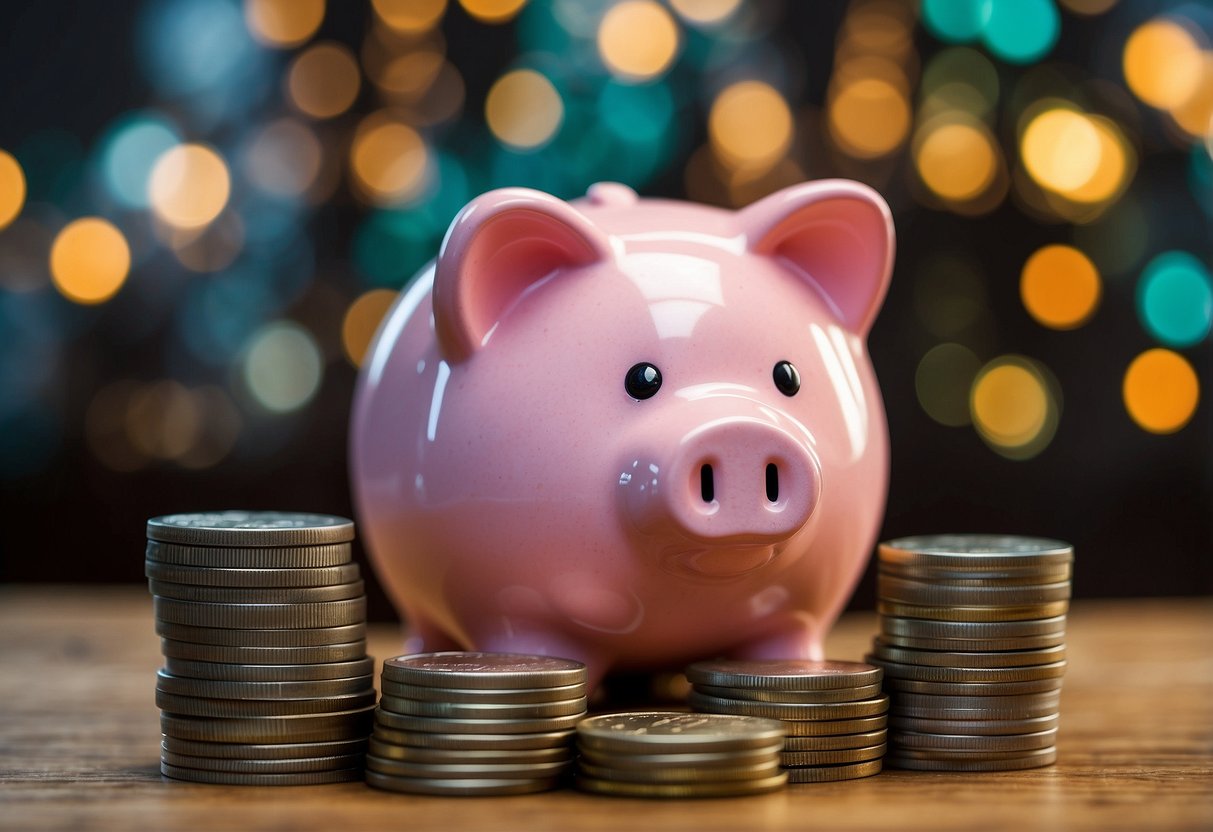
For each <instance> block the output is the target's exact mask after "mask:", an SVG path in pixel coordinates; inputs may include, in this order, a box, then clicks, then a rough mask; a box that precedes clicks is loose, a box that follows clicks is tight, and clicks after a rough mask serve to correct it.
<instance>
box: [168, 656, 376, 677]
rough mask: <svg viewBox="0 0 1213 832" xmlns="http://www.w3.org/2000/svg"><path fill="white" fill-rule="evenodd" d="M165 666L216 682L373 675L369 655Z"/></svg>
mask: <svg viewBox="0 0 1213 832" xmlns="http://www.w3.org/2000/svg"><path fill="white" fill-rule="evenodd" d="M164 669H165V671H167V672H168V673H171V674H172V675H173V676H181V677H184V678H187V679H211V680H214V681H219V682H310V681H320V680H324V679H353V678H355V677H358V676H367V675H370V674H373V673H374V672H375V660H374V659H373V658H371V657H369V656H368V657H367V658H365V659H356V660H354V661H348V662H320V663H318V664H231V663H223V662H199V661H191V660H190V659H177V658H173V657H169V658H166V659H165V661H164Z"/></svg>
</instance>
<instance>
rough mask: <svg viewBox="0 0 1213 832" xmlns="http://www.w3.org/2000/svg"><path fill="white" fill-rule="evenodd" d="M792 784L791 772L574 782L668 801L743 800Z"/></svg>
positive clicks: (587, 787) (595, 789) (583, 786)
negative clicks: (720, 777) (746, 776)
mask: <svg viewBox="0 0 1213 832" xmlns="http://www.w3.org/2000/svg"><path fill="white" fill-rule="evenodd" d="M787 782H788V775H787V772H783V771H781V772H779V773H778V774H776V775H772V776H771V777H763V778H760V779H757V780H718V781H711V780H708V781H703V782H699V783H629V782H625V781H620V780H600V779H598V778H597V777H584V776H582V777H577V778H576V779H575V780H574V781H573V783H574V785H576V786H577V788H579V789H581V790H582V791H587V792H592V793H594V794H609V795H615V796H617V797H651V798H664V799H677V798H693V797H741V796H743V795H752V794H766V793H768V792H773V791H777V790H779V789H782V788H783V787H784V786H785V785H786V784H787Z"/></svg>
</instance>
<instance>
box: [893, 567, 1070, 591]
mask: <svg viewBox="0 0 1213 832" xmlns="http://www.w3.org/2000/svg"><path fill="white" fill-rule="evenodd" d="M878 574H881V575H887V576H889V577H892V578H906V579H908V580H911V581H928V582H930V583H939V584H945V585H948V586H1014V585H1018V584H1051V583H1057V582H1058V581H1068V580H1070V579H1071V578H1072V577H1073V576H1074V569H1073V566H1072V565H1071V564H1069V563H1062V564H1056V565H1053V566H1014V565H1008V566H995V567H986V568H985V569H980V568H979V569H965V568H964V567H963V564H961V565H960V566H959V567H957V568H949V567H942V566H914V565H910V564H901V563H890V562H888V561H881V562H880V564H879V571H878Z"/></svg>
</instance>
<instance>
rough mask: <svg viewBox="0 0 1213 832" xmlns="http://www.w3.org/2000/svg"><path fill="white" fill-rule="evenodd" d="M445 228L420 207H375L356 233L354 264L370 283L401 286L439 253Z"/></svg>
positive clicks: (372, 284) (392, 287)
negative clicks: (439, 225) (419, 208)
mask: <svg viewBox="0 0 1213 832" xmlns="http://www.w3.org/2000/svg"><path fill="white" fill-rule="evenodd" d="M442 230H443V229H440V228H438V227H437V226H436V225H435V224H434V221H433V219H432V218H431V217H430V216H429V215H427V214H426V213H425V212H423V211H420V210H418V209H412V210H408V211H388V210H383V211H375V212H374V213H372V214H371V215H370V216H369V217H367V218H366V219H365V220H363V222H362V224H361V225H360V226H358V230H357V231H356V232H355V234H354V266H355V267H356V268H357V269H358V272H359V273H360V274H361V275H362V277H363V279H364V280H365V282H366V283H367V284H368V285H371V286H386V287H388V288H390V289H400V288H401V287H403V286H404V285H405V284H406V283H408V282H409V280H410V279H411V278H412V277H413V275H414V273H416V272H417V270H418V269H420V268H421V267H422V266H423V265H424V264H425V263H426V261H427V260H429V259H430V258H431V257H433V256H434V255H436V254H437V253H438V243H439V241H440V236H441V233H442Z"/></svg>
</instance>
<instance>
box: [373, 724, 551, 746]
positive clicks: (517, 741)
mask: <svg viewBox="0 0 1213 832" xmlns="http://www.w3.org/2000/svg"><path fill="white" fill-rule="evenodd" d="M375 739H377V740H379V741H380V742H385V743H391V744H393V745H407V746H411V747H414V748H432V749H436V750H448V751H530V750H533V749H540V748H572V746H573V729H571V728H569V729H565V730H562V731H540V732H534V733H529V734H455V733H444V732H440V731H438V732H435V731H424V732H423V731H401V730H399V729H396V728H392V727H390V726H387V725H384V724H383V723H382V722H376V723H375Z"/></svg>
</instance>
